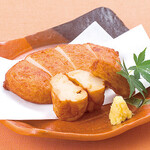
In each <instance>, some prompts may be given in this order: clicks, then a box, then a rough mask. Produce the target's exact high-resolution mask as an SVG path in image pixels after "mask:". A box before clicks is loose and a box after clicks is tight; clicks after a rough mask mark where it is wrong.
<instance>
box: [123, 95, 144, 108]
mask: <svg viewBox="0 0 150 150" xmlns="http://www.w3.org/2000/svg"><path fill="white" fill-rule="evenodd" d="M125 101H126V102H127V103H128V104H130V105H133V106H135V107H136V108H139V107H140V106H141V105H142V103H143V99H139V98H135V97H131V98H128V99H125Z"/></svg>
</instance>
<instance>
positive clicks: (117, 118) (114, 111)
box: [109, 96, 133, 125]
mask: <svg viewBox="0 0 150 150" xmlns="http://www.w3.org/2000/svg"><path fill="white" fill-rule="evenodd" d="M132 115H133V114H132V112H131V110H129V108H128V106H127V104H126V102H125V100H124V99H123V97H122V96H116V97H115V98H114V100H113V103H112V105H111V109H110V113H109V119H110V122H111V124H112V125H117V124H120V123H121V122H123V121H125V120H126V119H130V118H131V117H132Z"/></svg>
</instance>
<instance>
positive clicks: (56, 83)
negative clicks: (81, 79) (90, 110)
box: [50, 74, 88, 121]
mask: <svg viewBox="0 0 150 150" xmlns="http://www.w3.org/2000/svg"><path fill="white" fill-rule="evenodd" d="M50 83H51V86H52V101H53V109H54V112H55V114H56V115H57V117H58V118H59V119H61V120H65V121H75V120H77V119H78V118H80V117H81V116H82V115H83V114H84V112H85V111H86V108H87V104H88V94H87V92H86V91H85V90H83V89H82V88H81V87H80V86H77V85H75V84H74V83H73V82H71V81H70V80H69V79H68V77H67V76H65V75H63V74H57V75H55V76H54V77H52V79H51V81H50Z"/></svg>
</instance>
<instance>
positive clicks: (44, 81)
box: [4, 43, 129, 108]
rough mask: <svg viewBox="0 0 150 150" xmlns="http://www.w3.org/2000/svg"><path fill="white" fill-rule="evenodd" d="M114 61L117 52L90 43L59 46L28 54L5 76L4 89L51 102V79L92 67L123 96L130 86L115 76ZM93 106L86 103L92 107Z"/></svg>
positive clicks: (116, 59) (37, 100)
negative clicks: (60, 74) (58, 75)
mask: <svg viewBox="0 0 150 150" xmlns="http://www.w3.org/2000/svg"><path fill="white" fill-rule="evenodd" d="M116 61H119V55H118V52H115V51H114V50H112V49H109V48H106V47H101V46H98V45H94V44H89V43H88V44H69V45H60V46H57V47H55V48H53V49H52V48H50V49H46V50H43V51H39V52H35V53H33V54H30V55H28V56H27V57H26V58H25V60H24V61H21V62H18V63H17V64H16V65H15V66H13V67H12V68H11V69H10V70H9V71H8V73H7V74H6V78H5V82H4V87H5V88H6V89H8V90H10V91H12V92H14V93H15V94H17V95H19V96H20V97H22V98H23V99H25V100H28V101H30V102H35V103H41V104H42V103H51V96H50V92H51V90H50V82H49V81H50V79H51V77H52V76H55V75H56V74H57V73H68V72H70V71H73V70H76V69H82V70H84V71H90V69H91V68H92V71H93V73H94V74H95V75H96V76H99V77H100V78H102V79H104V81H105V82H106V84H107V85H108V86H110V87H111V88H112V89H113V90H114V91H115V92H116V93H117V94H119V95H122V96H125V97H126V96H127V95H128V94H129V85H128V83H127V81H126V79H125V78H124V77H122V76H121V75H119V74H116V72H117V71H120V70H121V67H120V66H119V64H118V63H117V62H116ZM37 70H38V73H35V72H36V71H37ZM43 76H44V77H43ZM40 85H41V87H40ZM44 86H45V87H44ZM19 87H20V89H19ZM37 93H38V94H37ZM48 96H49V98H48ZM93 105H94V103H92V102H91V104H89V106H90V107H91V108H92V107H93Z"/></svg>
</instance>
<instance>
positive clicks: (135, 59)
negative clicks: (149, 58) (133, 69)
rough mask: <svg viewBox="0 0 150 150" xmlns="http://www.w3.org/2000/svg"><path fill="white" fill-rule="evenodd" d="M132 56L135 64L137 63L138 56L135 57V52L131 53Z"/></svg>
mask: <svg viewBox="0 0 150 150" xmlns="http://www.w3.org/2000/svg"><path fill="white" fill-rule="evenodd" d="M133 58H134V61H135V64H136V65H137V62H138V58H137V56H136V55H135V54H133Z"/></svg>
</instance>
